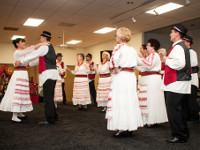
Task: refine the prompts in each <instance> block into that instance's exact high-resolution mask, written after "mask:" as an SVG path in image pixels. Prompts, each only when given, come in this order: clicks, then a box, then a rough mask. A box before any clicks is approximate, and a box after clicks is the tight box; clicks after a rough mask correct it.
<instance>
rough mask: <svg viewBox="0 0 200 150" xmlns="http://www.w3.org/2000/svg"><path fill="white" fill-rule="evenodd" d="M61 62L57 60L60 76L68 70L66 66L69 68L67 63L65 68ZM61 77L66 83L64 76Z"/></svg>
mask: <svg viewBox="0 0 200 150" xmlns="http://www.w3.org/2000/svg"><path fill="white" fill-rule="evenodd" d="M61 63H62V62H61ZM61 63H59V62H58V61H57V62H56V66H57V70H58V73H59V76H60V77H61V75H64V73H65V72H66V68H67V67H66V66H65V65H64V66H63V67H64V68H62V66H61ZM61 79H62V82H63V83H64V82H65V80H64V79H63V78H62V77H61Z"/></svg>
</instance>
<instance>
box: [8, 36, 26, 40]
mask: <svg viewBox="0 0 200 150" xmlns="http://www.w3.org/2000/svg"><path fill="white" fill-rule="evenodd" d="M25 37H26V36H23V35H13V37H12V38H11V40H15V39H17V38H21V39H25Z"/></svg>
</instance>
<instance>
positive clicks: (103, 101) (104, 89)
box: [96, 61, 111, 107]
mask: <svg viewBox="0 0 200 150" xmlns="http://www.w3.org/2000/svg"><path fill="white" fill-rule="evenodd" d="M109 68H110V62H109V61H107V62H106V63H105V64H102V63H100V64H99V67H98V71H97V74H100V75H103V74H110V69H109ZM110 84H111V76H110V77H99V84H98V88H97V98H96V101H97V103H98V107H105V106H107V103H108V95H109V92H110Z"/></svg>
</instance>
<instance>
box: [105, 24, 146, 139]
mask: <svg viewBox="0 0 200 150" xmlns="http://www.w3.org/2000/svg"><path fill="white" fill-rule="evenodd" d="M130 39H131V31H130V30H129V29H127V28H124V27H123V28H119V29H118V30H117V34H116V41H117V45H116V46H115V48H114V51H113V53H112V58H111V62H110V68H112V72H113V75H112V83H111V89H110V93H109V99H108V105H107V111H106V119H107V129H108V130H112V131H117V130H118V132H117V133H116V134H115V135H114V137H122V136H131V135H132V131H134V130H137V128H138V127H141V126H143V123H142V117H141V111H140V108H139V101H138V98H137V91H136V77H135V73H134V71H133V67H134V66H136V65H137V53H136V50H135V49H134V48H132V47H129V46H128V42H129V41H130Z"/></svg>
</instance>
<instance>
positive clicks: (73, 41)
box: [66, 40, 82, 44]
mask: <svg viewBox="0 0 200 150" xmlns="http://www.w3.org/2000/svg"><path fill="white" fill-rule="evenodd" d="M80 42H82V41H80V40H71V41H69V42H66V43H67V44H78V43H80Z"/></svg>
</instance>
